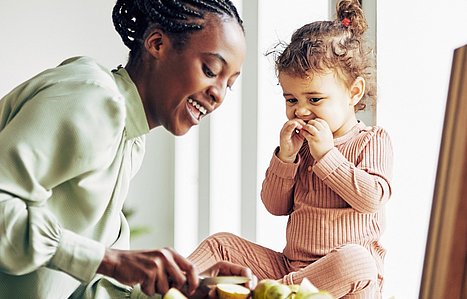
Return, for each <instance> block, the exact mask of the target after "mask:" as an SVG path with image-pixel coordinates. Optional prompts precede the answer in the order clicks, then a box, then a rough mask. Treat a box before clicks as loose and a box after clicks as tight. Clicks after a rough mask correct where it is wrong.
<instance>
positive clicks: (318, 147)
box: [301, 118, 334, 161]
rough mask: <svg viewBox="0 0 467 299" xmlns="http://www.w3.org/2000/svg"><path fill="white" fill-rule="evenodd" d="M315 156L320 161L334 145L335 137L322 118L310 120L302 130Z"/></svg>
mask: <svg viewBox="0 0 467 299" xmlns="http://www.w3.org/2000/svg"><path fill="white" fill-rule="evenodd" d="M301 133H302V135H303V136H304V137H305V138H306V140H307V141H308V147H309V148H310V153H311V155H312V156H313V158H314V159H315V160H316V161H318V160H319V159H321V158H322V157H323V156H324V155H325V154H326V153H327V152H329V151H330V150H331V149H332V148H333V147H334V137H333V135H332V131H331V129H330V128H329V125H328V123H327V122H326V121H325V120H323V119H320V118H315V119H312V120H310V121H309V122H308V123H307V124H306V125H305V126H304V127H303V130H302V132H301Z"/></svg>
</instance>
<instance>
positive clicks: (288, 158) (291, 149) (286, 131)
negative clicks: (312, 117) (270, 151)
mask: <svg viewBox="0 0 467 299" xmlns="http://www.w3.org/2000/svg"><path fill="white" fill-rule="evenodd" d="M304 126H306V123H305V122H304V121H303V120H301V119H298V118H296V119H291V120H289V121H287V122H286V123H285V124H284V126H283V127H282V129H281V132H280V147H279V152H278V153H277V157H278V158H279V159H280V160H281V161H282V162H285V163H293V162H295V159H296V158H297V154H298V151H299V150H300V148H301V147H302V144H303V141H304V140H305V138H304V136H303V135H302V134H301V130H302V129H303V127H304Z"/></svg>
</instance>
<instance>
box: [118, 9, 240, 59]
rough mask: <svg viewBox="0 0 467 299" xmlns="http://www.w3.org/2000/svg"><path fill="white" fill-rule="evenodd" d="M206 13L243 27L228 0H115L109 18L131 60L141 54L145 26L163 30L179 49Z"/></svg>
mask: <svg viewBox="0 0 467 299" xmlns="http://www.w3.org/2000/svg"><path fill="white" fill-rule="evenodd" d="M206 13H215V14H218V15H220V16H227V17H229V18H233V19H234V20H236V21H237V23H238V24H239V25H240V27H241V28H242V30H244V28H243V21H242V19H241V18H240V16H239V14H238V12H237V9H236V8H235V6H234V5H233V3H232V2H231V1H230V0H117V3H116V4H115V6H114V8H113V12H112V20H113V23H114V26H115V29H116V31H117V32H118V34H119V35H120V37H121V38H122V40H123V43H124V44H125V45H126V46H127V47H128V48H129V49H130V61H131V60H134V59H136V58H137V57H138V56H139V55H140V52H141V47H142V44H143V41H144V39H145V37H146V36H145V35H146V34H147V33H148V29H149V30H151V29H154V28H159V29H161V30H163V31H164V32H165V33H166V34H167V35H169V36H170V37H171V38H172V39H173V42H174V47H175V48H176V49H178V50H180V49H182V48H183V46H184V44H185V43H186V41H187V39H188V37H189V35H190V33H192V32H194V31H197V30H201V29H203V20H204V17H205V14H206Z"/></svg>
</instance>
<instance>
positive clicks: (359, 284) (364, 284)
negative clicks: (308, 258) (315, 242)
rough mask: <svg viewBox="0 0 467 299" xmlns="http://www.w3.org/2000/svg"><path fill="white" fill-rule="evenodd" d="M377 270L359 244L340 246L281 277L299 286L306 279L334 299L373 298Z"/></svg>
mask: <svg viewBox="0 0 467 299" xmlns="http://www.w3.org/2000/svg"><path fill="white" fill-rule="evenodd" d="M377 276H378V270H377V268H376V262H375V260H374V258H373V257H372V256H371V254H370V253H369V251H368V250H367V249H365V248H364V247H362V246H360V245H355V244H348V245H344V246H342V247H339V248H337V249H335V250H333V251H332V252H330V253H329V254H327V255H326V256H324V257H322V258H320V259H319V260H317V261H316V262H313V263H312V264H310V265H308V266H306V267H305V268H302V269H300V270H299V271H297V272H292V273H290V274H289V275H287V276H285V277H284V280H283V281H284V283H287V284H292V283H296V284H298V283H300V282H301V281H302V279H303V278H305V277H307V278H308V279H309V280H310V281H311V282H312V283H313V284H314V285H315V286H316V287H317V288H318V289H322V290H326V291H329V292H330V293H331V294H332V295H334V296H335V297H336V298H346V299H350V298H352V299H357V298H359V299H360V298H361V299H364V298H368V299H376V298H380V297H381V293H380V291H379V288H378V285H377Z"/></svg>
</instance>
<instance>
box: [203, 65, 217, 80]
mask: <svg viewBox="0 0 467 299" xmlns="http://www.w3.org/2000/svg"><path fill="white" fill-rule="evenodd" d="M203 72H204V74H205V75H206V77H208V78H214V77H215V76H216V74H214V72H213V71H211V69H210V68H209V67H208V66H207V65H205V64H204V65H203Z"/></svg>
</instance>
